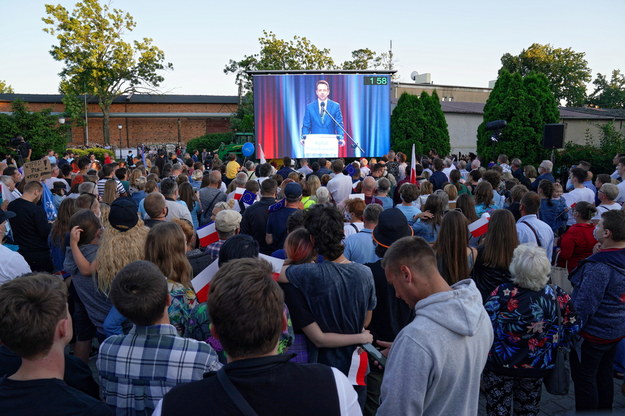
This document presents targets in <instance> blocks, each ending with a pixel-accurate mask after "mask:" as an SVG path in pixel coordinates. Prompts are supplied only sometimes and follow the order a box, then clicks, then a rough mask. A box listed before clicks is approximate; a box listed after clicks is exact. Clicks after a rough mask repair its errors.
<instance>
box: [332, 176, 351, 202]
mask: <svg viewBox="0 0 625 416" xmlns="http://www.w3.org/2000/svg"><path fill="white" fill-rule="evenodd" d="M326 188H328V191H330V193H331V194H332V198H334V202H336V203H337V204H340V203H341V202H343V201H345V200H346V199H347V198H348V197H349V195H350V194H351V193H352V178H350V177H349V176H347V175H344V174H343V173H339V174H336V175H335V176H334V178H332V179H330V181H329V182H328V185H327V186H326Z"/></svg>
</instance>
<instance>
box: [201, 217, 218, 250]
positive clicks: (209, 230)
mask: <svg viewBox="0 0 625 416" xmlns="http://www.w3.org/2000/svg"><path fill="white" fill-rule="evenodd" d="M197 236H198V238H199V239H200V246H201V247H206V246H208V245H209V244H212V243H216V242H217V241H219V235H218V234H217V228H215V223H214V222H211V223H210V224H208V225H206V226H204V227H202V228H199V229H198V230H197Z"/></svg>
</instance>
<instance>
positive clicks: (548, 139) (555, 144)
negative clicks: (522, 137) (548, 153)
mask: <svg viewBox="0 0 625 416" xmlns="http://www.w3.org/2000/svg"><path fill="white" fill-rule="evenodd" d="M543 147H544V148H545V149H562V148H563V147H564V124H545V128H544V129H543Z"/></svg>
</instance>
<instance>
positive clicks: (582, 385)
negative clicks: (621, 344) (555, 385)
mask: <svg viewBox="0 0 625 416" xmlns="http://www.w3.org/2000/svg"><path fill="white" fill-rule="evenodd" d="M617 345H618V342H613V343H610V344H597V343H595V342H591V341H588V340H587V339H584V340H583V342H582V345H581V349H582V351H581V361H580V360H579V359H578V358H577V353H576V352H575V351H571V355H570V357H571V375H572V376H573V384H574V385H575V409H576V410H578V411H580V410H597V409H602V410H609V409H612V401H613V399H614V381H613V379H612V366H613V364H614V355H615V354H616V347H617Z"/></svg>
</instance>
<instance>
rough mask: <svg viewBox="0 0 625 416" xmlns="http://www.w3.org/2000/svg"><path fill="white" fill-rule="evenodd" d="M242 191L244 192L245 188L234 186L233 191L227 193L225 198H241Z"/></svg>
mask: <svg viewBox="0 0 625 416" xmlns="http://www.w3.org/2000/svg"><path fill="white" fill-rule="evenodd" d="M244 193H245V188H236V189H235V190H234V191H232V192H230V193H229V194H228V198H227V200H228V201H230V200H231V199H235V200H237V201H238V200H240V199H241V197H242V196H243V194H244Z"/></svg>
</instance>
